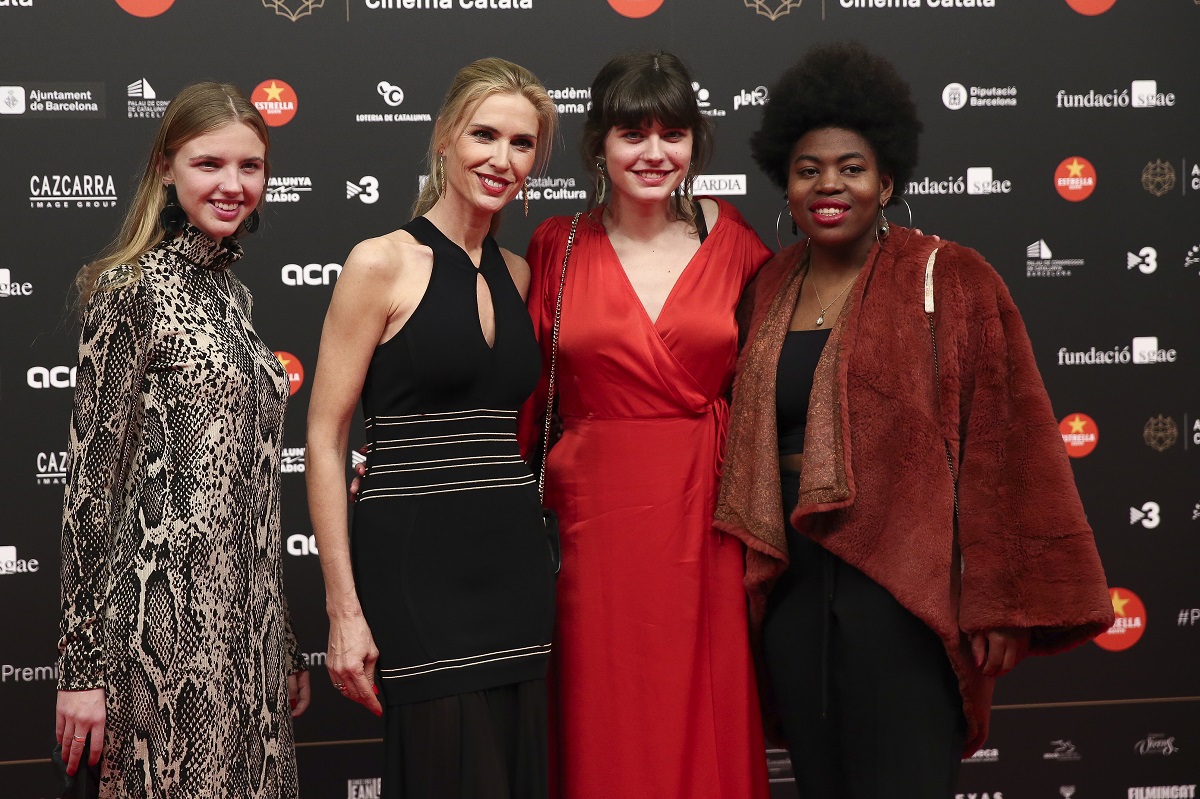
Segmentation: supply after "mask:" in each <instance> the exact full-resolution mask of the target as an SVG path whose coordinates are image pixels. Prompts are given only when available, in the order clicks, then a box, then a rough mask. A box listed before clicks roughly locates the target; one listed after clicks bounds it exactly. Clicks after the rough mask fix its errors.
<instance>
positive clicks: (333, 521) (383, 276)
mask: <svg viewBox="0 0 1200 799" xmlns="http://www.w3.org/2000/svg"><path fill="white" fill-rule="evenodd" d="M415 249H416V248H413V247H411V246H407V245H404V244H397V243H396V242H394V241H389V240H386V239H371V240H368V241H365V242H363V243H361V244H359V245H358V246H357V247H355V248H354V250H353V251H352V252H351V253H350V256H349V257H348V258H347V259H346V264H345V266H344V267H343V269H342V273H341V276H340V277H339V278H338V281H337V285H336V287H335V288H334V291H333V298H332V299H331V300H330V303H329V311H328V312H327V313H326V315H325V324H324V327H323V328H322V331H321V350H320V355H319V357H318V359H317V369H316V376H315V377H314V379H313V389H312V397H311V399H310V401H309V407H308V450H307V456H306V458H307V467H306V470H305V479H306V482H307V485H308V508H309V514H310V516H311V517H312V527H313V534H314V535H315V536H316V539H317V550H318V552H319V553H320V558H321V571H322V573H323V575H324V578H325V608H326V611H327V612H328V614H329V651H328V656H327V660H326V667H327V668H328V671H329V674H330V677H331V679H332V680H333V681H334V684H335V685H344V688H342V689H341V690H342V691H343V693H345V694H346V696H348V697H349V698H350V699H353V700H354V701H356V702H359V703H360V704H362V705H364V706H365V707H367V708H368V709H369V710H371V711H372V712H374V713H375V714H377V715H381V714H382V713H383V708H382V707H381V706H380V704H379V700H378V699H377V698H376V695H375V694H376V689H375V685H374V671H375V662H376V661H377V660H378V658H379V651H378V649H376V647H375V642H374V639H373V638H372V636H371V631H370V629H369V628H368V626H367V623H366V620H365V619H364V617H363V613H362V607H361V605H360V604H359V601H358V594H357V591H356V590H355V586H354V576H353V573H352V571H351V566H350V540H349V530H348V525H347V517H346V473H345V463H346V444H347V439H348V437H349V433H350V421H351V419H352V418H353V415H354V408H355V406H356V405H357V404H358V400H359V396H360V395H361V393H362V386H363V381H364V380H365V378H366V374H367V367H368V366H369V364H370V362H371V356H372V354H373V353H374V351H375V347H376V346H378V345H379V344H380V342H381V341H383V340H385V338H386V336H387V334H388V333H389V332H395V330H396V329H398V327H399V325H400V324H402V323H403V321H406V320H407V315H409V314H411V313H412V309H414V308H415V307H416V302H414V301H411V294H412V292H411V290H410V291H405V282H406V280H408V281H411V278H412V277H413V274H412V273H414V272H419V271H421V270H420V266H421V265H420V264H417V265H413V264H410V263H405V262H406V261H411V260H414V258H413V257H412V256H409V257H405V254H406V252H407V251H410V250H415ZM425 274H426V283H427V282H428V277H427V275H428V270H425ZM420 293H423V289H422V290H421V292H420ZM406 295H409V296H408V297H407V301H406ZM419 299H420V294H417V295H416V300H417V301H419Z"/></svg>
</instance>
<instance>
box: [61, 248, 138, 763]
mask: <svg viewBox="0 0 1200 799" xmlns="http://www.w3.org/2000/svg"><path fill="white" fill-rule="evenodd" d="M127 268H128V267H125V269H127ZM120 270H121V267H118V268H117V269H116V270H113V272H111V273H106V275H108V276H109V277H110V279H111V278H112V276H116V277H118V278H119V277H121V276H122V275H121V273H120ZM152 318H153V305H152V303H151V302H150V299H149V295H148V294H147V292H146V290H145V286H144V284H142V283H140V282H138V283H133V284H130V285H127V286H122V287H121V288H117V289H111V290H109V289H105V288H103V287H101V288H98V289H97V290H96V291H95V293H93V294H92V297H91V300H90V302H89V303H88V309H87V313H86V315H85V317H84V321H83V331H82V333H81V336H80V342H79V365H78V368H77V370H76V379H75V397H74V404H73V409H72V413H71V431H70V443H69V448H70V453H71V455H70V466H69V467H68V476H67V490H66V494H65V497H64V500H63V524H62V565H61V573H60V574H61V578H62V588H61V590H62V594H61V600H62V621H61V628H60V632H61V638H60V639H59V642H58V648H59V677H58V689H59V693H58V702H57V708H56V712H55V734H56V737H57V738H58V741H59V742H60V743H62V745H63V757H64V760H65V761H66V763H67V770H68V773H71V774H74V773H75V769H76V767H77V766H78V763H79V758H80V755H81V754H82V752H83V742H82V741H80V740H78V739H79V738H86V737H87V736H88V735H91V738H92V748H91V757H90V758H89V760H90V762H91V763H92V764H93V765H94V764H96V763H98V762H99V760H100V753H101V751H102V749H103V742H104V723H105V712H104V695H105V693H104V688H105V685H106V682H105V667H106V661H105V653H104V651H103V649H102V647H101V635H100V633H101V627H102V624H103V614H104V605H105V602H106V599H107V597H106V595H105V585H106V578H107V575H108V560H109V557H110V556H111V552H112V544H113V522H114V519H115V518H117V517H119V515H120V513H121V511H122V508H123V505H124V503H123V493H122V490H123V488H124V486H123V485H120V484H119V483H120V482H121V481H122V478H123V477H124V476H125V470H126V468H127V463H128V448H129V447H128V444H127V439H128V438H131V437H132V436H133V434H134V431H133V430H131V429H130V419H131V417H132V416H133V411H134V410H135V409H136V408H137V404H138V402H139V398H140V396H141V381H142V375H141V371H140V370H142V369H143V368H144V366H145V362H146V353H147V352H148V347H149V346H150V344H149V336H150V331H151V330H152V328H153V325H152ZM122 456H125V460H124V461H123V460H122Z"/></svg>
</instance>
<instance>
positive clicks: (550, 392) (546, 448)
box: [538, 214, 582, 504]
mask: <svg viewBox="0 0 1200 799" xmlns="http://www.w3.org/2000/svg"><path fill="white" fill-rule="evenodd" d="M580 216H582V214H575V218H574V219H573V220H571V235H570V236H568V237H567V251H566V253H565V254H564V255H563V262H562V274H561V275H560V276H559V279H558V300H557V301H556V302H555V304H554V327H553V330H552V332H551V334H550V385H549V387H548V388H547V390H546V414H545V418H544V420H543V422H542V465H541V467H540V468H539V469H538V499H539V500H540V501H541V502H542V504H545V502H546V458H547V456H548V455H549V454H550V422H551V417H552V416H553V414H554V393H555V389H556V387H557V385H558V381H557V378H558V369H557V366H558V330H559V327H560V326H561V325H562V303H563V289H565V288H566V285H567V263H568V262H569V261H570V260H571V247H572V246H573V245H574V244H575V231H576V230H577V229H578V228H579V217H580Z"/></svg>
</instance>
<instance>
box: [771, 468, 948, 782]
mask: <svg viewBox="0 0 1200 799" xmlns="http://www.w3.org/2000/svg"><path fill="white" fill-rule="evenodd" d="M782 483H783V503H784V519H785V524H786V530H787V541H788V549H789V552H790V555H791V564H790V565H789V567H788V570H787V572H786V573H785V574H784V575H783V577H782V578H781V579H780V581H779V583H778V584H777V586H776V587H775V590H774V591H773V593H772V594H771V599H770V602H769V604H768V610H767V615H766V619H765V622H764V626H763V650H764V655H765V659H766V664H767V669H768V673H769V675H770V679H771V684H772V689H773V692H774V696H775V701H776V703H777V710H778V713H779V716H780V719H781V721H782V723H783V731H784V734H785V735H786V737H787V740H788V752H789V753H790V754H791V758H792V768H793V770H794V772H795V775H796V788H797V791H798V793H799V795H800V797H801V798H802V799H884V797H887V799H908V798H909V797H911V799H950V797H952V796H953V795H954V783H955V779H956V777H957V775H958V768H959V765H960V758H961V756H962V746H963V742H964V739H965V737H966V719H965V718H964V716H963V710H962V698H961V696H960V694H959V691H958V680H957V678H956V677H955V675H954V671H953V669H952V668H951V667H950V660H949V658H947V657H946V650H945V648H944V647H943V645H942V642H941V640H940V639H939V638H938V637H937V635H936V634H935V633H934V632H933V631H932V630H930V629H929V628H928V627H927V626H926V625H925V624H924V623H923V622H921V621H920V620H918V619H917V618H916V617H915V616H913V615H912V614H911V613H910V612H909V611H907V610H906V609H905V608H904V607H902V606H901V605H900V603H899V602H897V601H896V600H895V598H893V597H892V595H891V594H889V593H888V592H887V591H886V590H885V589H883V588H882V587H880V586H879V585H878V584H877V583H875V582H874V581H873V580H871V579H870V578H868V577H867V576H866V575H864V574H863V573H862V572H860V571H858V570H857V569H855V568H853V567H852V566H849V565H848V564H846V563H845V562H844V561H842V560H840V559H838V558H836V557H834V556H833V555H831V554H830V553H829V552H828V551H826V550H825V549H824V548H822V547H821V546H819V545H817V544H815V543H813V542H812V541H810V540H809V539H808V538H807V537H805V536H803V535H801V534H800V533H798V532H796V530H795V529H793V528H792V526H791V524H790V523H787V522H786V519H787V516H788V514H789V512H790V511H791V509H792V508H795V507H796V499H797V492H798V486H799V475H796V474H787V473H785V474H784V475H783V476H782Z"/></svg>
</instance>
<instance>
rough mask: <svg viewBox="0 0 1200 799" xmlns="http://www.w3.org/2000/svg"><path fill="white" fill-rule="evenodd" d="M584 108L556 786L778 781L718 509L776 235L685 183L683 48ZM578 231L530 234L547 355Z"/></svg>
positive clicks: (568, 288)
mask: <svg viewBox="0 0 1200 799" xmlns="http://www.w3.org/2000/svg"><path fill="white" fill-rule="evenodd" d="M592 102H593V106H592V109H591V110H590V111H589V112H588V115H587V119H586V121H585V126H584V134H583V154H584V161H585V163H586V165H587V166H588V168H589V170H592V171H593V174H594V177H595V179H596V183H597V196H596V201H597V202H598V203H600V204H599V205H597V206H596V207H595V208H594V209H593V210H592V211H591V212H590V213H589V214H587V215H586V216H584V218H583V219H581V220H580V222H579V226H578V232H577V234H576V237H575V242H574V247H573V250H572V253H571V258H570V264H569V266H568V268H567V277H566V284H565V290H564V293H563V301H562V303H563V307H562V324H561V335H560V342H559V350H558V367H557V368H558V374H559V378H558V380H559V382H558V397H557V411H558V415H559V416H560V417H561V420H562V436H561V438H560V439H559V440H558V442H557V443H556V444H555V445H554V447H553V448H552V449H551V451H550V453H549V459H548V463H547V476H546V504H547V505H548V506H549V507H552V508H553V509H554V510H555V511H557V513H558V515H559V521H560V524H561V535H562V563H563V565H562V572H561V574H560V575H559V582H558V620H557V625H556V629H555V638H554V647H555V654H554V667H553V668H552V672H553V675H552V681H553V682H554V686H553V689H552V694H551V704H552V705H553V706H554V710H553V711H552V714H551V715H552V719H551V724H552V727H556V728H557V729H555V730H553V731H552V736H551V738H552V743H551V747H552V748H554V747H557V751H556V752H552V755H551V763H552V769H551V770H552V776H551V783H552V789H553V788H554V786H555V784H557V792H558V794H559V795H561V796H562V797H567V798H569V799H586V798H587V797H596V798H597V799H600V798H601V797H603V798H604V799H611V797H632V796H655V797H664V798H666V797H669V798H670V799H693V798H695V799H701V798H702V797H737V799H743V798H744V797H765V796H766V795H767V779H766V765H765V758H764V746H763V739H762V732H761V722H760V717H759V709H758V699H757V693H756V689H755V682H754V671H753V666H752V662H751V657H750V650H749V642H748V635H747V624H746V618H747V614H746V600H745V594H744V590H743V588H742V573H743V557H744V550H743V545H742V544H741V542H740V541H739V540H738V539H736V538H735V537H733V536H728V535H722V534H719V533H718V532H716V531H715V530H714V529H713V526H712V519H713V511H714V506H715V501H716V491H717V481H718V476H719V472H720V468H721V459H722V456H723V448H724V439H725V427H726V419H727V418H728V401H727V398H728V394H729V388H730V383H731V379H732V374H733V367H734V362H735V359H736V356H737V325H736V323H735V321H734V311H735V308H736V306H737V303H738V299H739V297H740V296H741V294H742V289H743V288H744V287H745V285H746V283H747V282H748V281H749V280H750V279H751V278H752V277H754V274H755V273H756V272H757V270H758V268H759V267H760V266H761V265H762V264H763V263H764V261H765V260H766V259H767V258H768V257H769V256H770V251H769V250H768V249H767V248H766V247H765V246H763V244H762V242H761V241H759V239H758V237H757V236H756V235H755V233H754V232H753V231H752V230H751V229H750V227H749V226H747V224H746V223H745V222H744V221H743V220H742V218H741V216H740V215H739V214H738V213H737V211H736V210H734V208H733V207H732V206H730V205H728V204H726V203H723V202H720V201H716V200H711V199H704V200H693V199H692V198H691V191H690V188H691V183H692V180H693V179H694V178H695V176H696V175H697V174H698V173H699V172H700V170H701V169H702V168H703V166H704V163H705V162H706V160H707V157H708V155H709V153H710V151H711V133H710V129H709V126H708V124H707V120H706V119H705V117H703V116H702V115H701V114H700V110H699V108H698V106H697V103H696V98H695V94H694V91H693V89H692V84H691V78H690V76H689V75H688V73H687V71H686V68H685V67H684V66H683V64H682V63H681V62H680V61H679V59H677V58H676V57H674V56H672V55H670V54H667V53H642V54H634V55H625V56H620V57H618V58H616V59H614V60H613V61H611V62H609V63H608V64H607V65H606V66H605V67H604V68H603V69H602V70H601V71H600V74H599V75H598V76H597V77H596V80H595V82H594V84H593V86H592ZM606 196H607V197H608V202H607V203H604V199H605V197H606ZM570 228H571V218H570V217H558V218H554V219H550V220H548V221H547V222H545V223H544V224H543V225H542V226H541V227H539V228H538V230H537V232H536V233H535V234H534V237H533V240H532V242H531V243H530V246H529V253H528V260H529V264H530V267H531V269H532V283H531V285H530V291H529V307H530V311H531V313H532V315H533V320H534V329H535V331H536V332H537V334H538V337H539V340H540V341H541V342H542V345H543V347H542V350H543V358H544V359H545V361H546V363H545V364H544V367H546V366H548V362H549V342H550V338H551V336H550V331H551V326H552V324H553V319H554V311H555V303H556V300H557V296H558V289H559V281H560V275H561V269H562V260H563V253H564V251H565V248H566V243H567V237H568V235H569V232H570ZM548 371H549V370H548V368H543V372H542V374H543V383H542V386H541V389H540V390H539V391H538V392H535V394H534V401H532V402H531V403H530V404H529V405H527V406H526V409H525V413H524V418H523V431H524V433H525V435H524V440H525V441H526V442H532V441H533V440H534V439H535V438H537V437H538V433H540V423H541V420H542V412H543V407H544V403H545V397H546V386H545V378H546V376H547V375H548ZM553 733H556V734H553Z"/></svg>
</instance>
